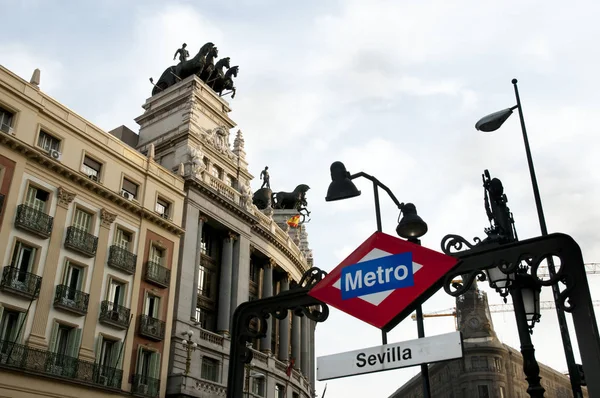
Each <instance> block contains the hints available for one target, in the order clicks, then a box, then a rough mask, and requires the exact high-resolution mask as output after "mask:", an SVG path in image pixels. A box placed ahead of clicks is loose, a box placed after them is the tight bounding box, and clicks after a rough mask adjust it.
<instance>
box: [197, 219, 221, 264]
mask: <svg viewBox="0 0 600 398" xmlns="http://www.w3.org/2000/svg"><path fill="white" fill-rule="evenodd" d="M214 236H215V231H214V230H213V229H212V228H211V227H210V226H209V225H207V224H206V223H204V225H203V226H202V240H201V244H200V245H201V247H200V250H201V253H202V254H204V255H206V256H208V257H210V258H212V259H215V260H216V259H217V258H218V250H217V246H218V245H217V244H216V243H217V242H216V241H215V238H214ZM217 241H218V239H217Z"/></svg>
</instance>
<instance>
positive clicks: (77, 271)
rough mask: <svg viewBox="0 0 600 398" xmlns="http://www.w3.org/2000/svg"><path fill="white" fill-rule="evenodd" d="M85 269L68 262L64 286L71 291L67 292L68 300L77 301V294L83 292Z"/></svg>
mask: <svg viewBox="0 0 600 398" xmlns="http://www.w3.org/2000/svg"><path fill="white" fill-rule="evenodd" d="M83 273H84V269H83V268H82V267H80V266H78V265H76V264H73V263H71V262H69V261H67V265H66V267H65V276H64V280H63V284H64V285H65V286H67V287H68V288H69V289H68V291H67V295H66V296H67V297H66V298H67V299H69V300H75V293H76V292H77V291H81V289H82V285H83V275H84V274H83Z"/></svg>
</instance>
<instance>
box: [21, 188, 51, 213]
mask: <svg viewBox="0 0 600 398" xmlns="http://www.w3.org/2000/svg"><path fill="white" fill-rule="evenodd" d="M49 196H50V194H49V193H48V192H46V191H44V190H42V189H39V188H36V187H32V186H29V187H28V188H27V196H26V197H25V205H27V206H28V207H31V208H32V209H34V210H37V211H41V212H43V211H45V210H46V203H47V202H48V198H49Z"/></svg>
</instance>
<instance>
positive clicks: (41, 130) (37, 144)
mask: <svg viewBox="0 0 600 398" xmlns="http://www.w3.org/2000/svg"><path fill="white" fill-rule="evenodd" d="M42 134H45V135H47V136H48V137H50V138H52V139H54V140H56V141H58V148H45V147H43V146H41V145H40V140H41V139H42ZM63 142H64V137H62V136H61V135H59V134H56V133H55V132H54V131H52V130H51V129H48V128H47V127H45V126H41V125H40V127H39V129H38V133H37V134H36V137H35V145H34V146H35V147H36V148H38V149H41V150H42V151H44V152H46V153H48V152H50V150H56V151H58V152H59V153H61V154H62V153H63Z"/></svg>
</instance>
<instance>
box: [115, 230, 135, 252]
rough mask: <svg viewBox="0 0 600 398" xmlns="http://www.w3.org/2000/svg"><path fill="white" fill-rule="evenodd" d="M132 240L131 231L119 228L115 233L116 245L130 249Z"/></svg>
mask: <svg viewBox="0 0 600 398" xmlns="http://www.w3.org/2000/svg"><path fill="white" fill-rule="evenodd" d="M132 240H133V239H132V236H131V233H130V232H127V231H124V230H122V229H121V228H117V232H116V233H115V245H116V246H119V247H120V248H121V249H125V250H130V246H131V242H132Z"/></svg>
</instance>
